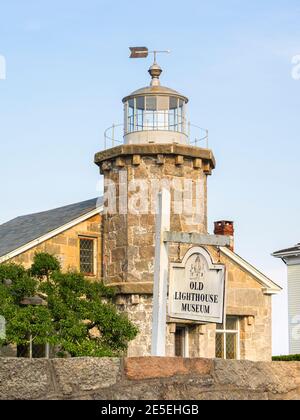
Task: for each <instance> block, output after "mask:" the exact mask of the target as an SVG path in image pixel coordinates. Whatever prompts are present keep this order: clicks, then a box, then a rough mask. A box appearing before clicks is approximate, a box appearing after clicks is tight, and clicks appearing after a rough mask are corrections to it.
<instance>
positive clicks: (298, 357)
mask: <svg viewBox="0 0 300 420" xmlns="http://www.w3.org/2000/svg"><path fill="white" fill-rule="evenodd" d="M273 362H300V354H294V355H290V356H274V357H273Z"/></svg>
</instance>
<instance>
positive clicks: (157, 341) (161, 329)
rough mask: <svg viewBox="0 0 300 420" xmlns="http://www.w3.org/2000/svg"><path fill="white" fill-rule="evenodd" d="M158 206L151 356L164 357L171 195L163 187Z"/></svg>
mask: <svg viewBox="0 0 300 420" xmlns="http://www.w3.org/2000/svg"><path fill="white" fill-rule="evenodd" d="M158 206H159V211H158V215H157V220H156V235H155V241H156V243H155V268H154V291H153V324H152V356H158V357H165V355H166V324H167V293H168V278H169V255H168V243H167V242H165V241H164V232H166V231H169V230H170V223H171V222H170V215H171V196H170V192H169V191H168V190H166V189H163V190H162V192H160V193H159V196H158Z"/></svg>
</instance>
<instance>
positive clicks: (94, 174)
mask: <svg viewBox="0 0 300 420" xmlns="http://www.w3.org/2000/svg"><path fill="white" fill-rule="evenodd" d="M299 22H300V3H299V1H296V0H264V1H258V0H253V1H251V2H245V1H238V0H227V1H226V2H224V1H223V0H214V1H199V0H186V1H185V2H184V3H183V2H179V1H176V0H173V1H170V0H164V1H163V2H158V3H153V2H140V1H136V0H131V1H130V2H125V1H121V0H119V1H116V0H114V1H112V0H85V1H79V0H72V1H71V0H64V1H58V0H52V1H51V2H50V1H40V0H39V1H38V0H27V1H26V2H24V1H23V0H10V1H3V0H0V55H3V56H5V58H6V62H7V79H6V80H5V81H3V80H0V145H1V166H0V176H1V178H2V182H1V186H0V192H1V203H2V205H1V211H0V223H2V222H4V221H6V220H8V219H11V218H13V217H15V216H18V215H21V214H26V213H31V212H35V211H40V210H44V209H49V208H52V207H57V206H60V205H64V204H69V203H72V202H76V201H80V200H85V199H88V198H90V197H94V196H96V195H97V191H96V185H97V182H98V181H99V173H98V170H97V167H96V166H94V165H93V155H94V153H95V152H96V151H100V150H101V149H102V148H103V131H104V130H105V128H107V127H108V126H110V125H111V124H112V123H114V122H122V104H121V98H122V97H123V96H125V95H126V94H128V93H129V92H131V91H132V90H135V89H136V88H139V87H142V86H144V85H146V84H148V81H149V78H148V75H147V73H146V71H147V69H148V67H149V62H147V61H144V60H140V61H133V60H132V61H130V60H128V50H127V48H128V47H129V46H130V45H147V46H149V47H150V48H158V49H161V48H163V49H165V48H169V49H171V50H172V54H171V55H170V56H162V57H160V59H159V62H160V64H161V65H162V67H163V68H164V70H165V72H164V74H163V78H162V80H163V83H164V84H165V85H167V86H170V87H172V88H174V89H177V90H180V91H181V92H182V93H184V94H186V95H187V96H189V98H190V116H191V120H192V121H193V122H194V123H195V124H197V125H200V126H203V127H207V128H208V129H209V132H210V146H211V147H212V149H213V151H214V153H215V156H216V159H217V164H218V166H217V169H216V171H215V172H214V174H213V176H212V178H211V179H210V180H209V219H210V227H211V229H212V223H213V221H214V220H218V219H223V218H225V219H233V220H235V224H236V250H237V252H238V253H239V254H241V255H242V256H243V257H245V258H246V259H248V260H249V261H250V262H252V263H253V264H255V265H256V266H257V267H258V268H260V269H261V270H263V271H264V272H265V273H266V274H269V275H271V276H272V277H273V278H274V280H276V281H277V282H278V283H280V284H281V285H282V286H284V287H285V286H286V273H285V267H284V266H283V264H282V263H281V262H280V261H277V260H275V259H273V258H272V257H271V256H270V254H271V252H273V251H275V250H277V249H280V248H284V247H286V246H292V245H294V244H295V243H297V242H300V232H299V230H300V228H299V222H298V221H299V211H300V194H299V178H300V167H299V164H298V162H299V154H300V141H299V136H300V119H299V106H300V80H299V81H296V80H294V79H293V78H292V76H291V72H292V64H291V60H292V57H293V56H295V55H297V54H300V25H299ZM286 299H287V298H286V293H283V294H282V295H281V296H280V297H277V298H275V299H274V353H286V352H287V327H286V325H287V312H286V310H287V305H286Z"/></svg>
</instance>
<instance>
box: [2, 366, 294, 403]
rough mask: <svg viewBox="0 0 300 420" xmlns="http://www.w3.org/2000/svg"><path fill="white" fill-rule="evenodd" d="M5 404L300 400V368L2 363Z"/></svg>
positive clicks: (3, 398)
mask: <svg viewBox="0 0 300 420" xmlns="http://www.w3.org/2000/svg"><path fill="white" fill-rule="evenodd" d="M0 400H97V401H103V402H105V401H109V400H134V401H137V400H143V401H145V400H157V401H164V400H173V401H181V400H188V401H197V400H298V401H299V400H300V363H296V362H295V363H278V362H276V363H275V362H274V363H253V362H245V361H243V362H237V361H223V360H207V359H181V358H177V359H176V360H174V358H171V359H168V358H133V359H106V358H104V359H92V358H91V359H85V358H79V359H57V360H41V359H39V360H32V361H30V360H27V359H1V358H0Z"/></svg>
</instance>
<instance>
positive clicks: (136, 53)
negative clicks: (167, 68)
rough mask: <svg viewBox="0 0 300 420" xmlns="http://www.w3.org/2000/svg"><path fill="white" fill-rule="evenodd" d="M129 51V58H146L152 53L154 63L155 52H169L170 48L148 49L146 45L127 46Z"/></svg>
mask: <svg viewBox="0 0 300 420" xmlns="http://www.w3.org/2000/svg"><path fill="white" fill-rule="evenodd" d="M129 49H130V51H131V55H130V58H147V57H148V56H149V54H153V55H154V63H156V57H157V54H170V53H171V51H170V50H165V51H158V50H155V51H149V49H148V48H147V47H129Z"/></svg>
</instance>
